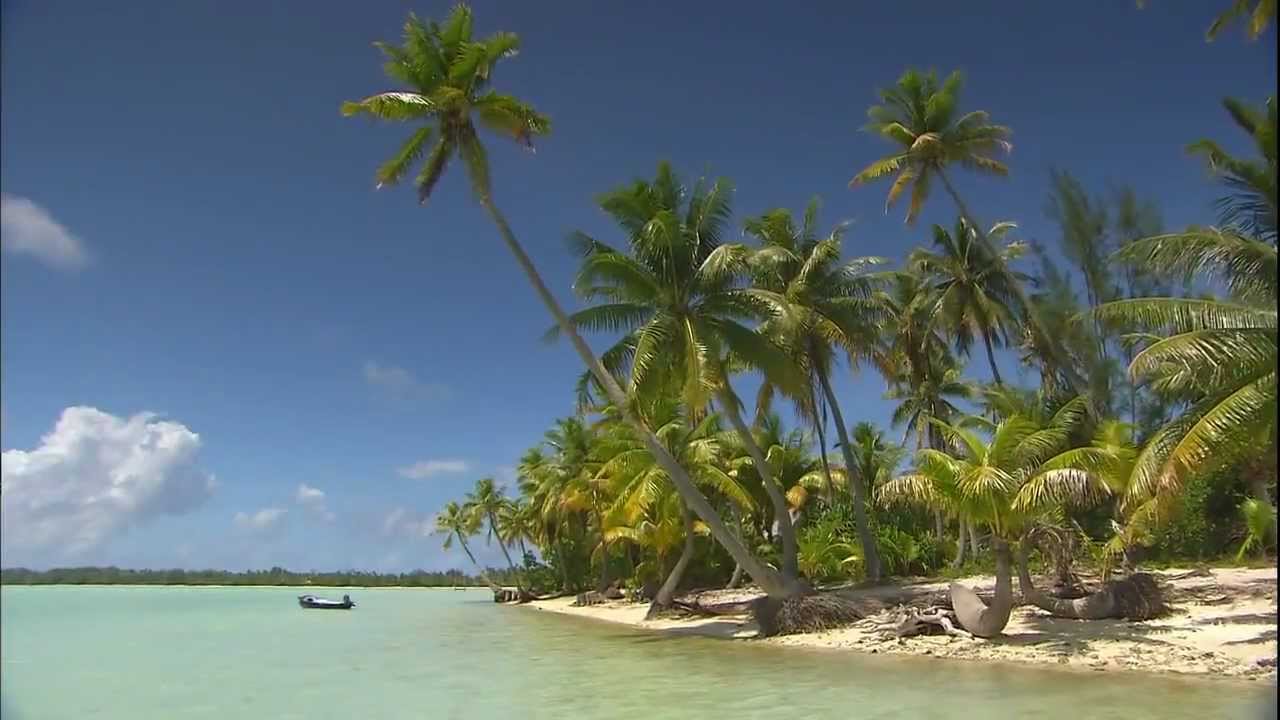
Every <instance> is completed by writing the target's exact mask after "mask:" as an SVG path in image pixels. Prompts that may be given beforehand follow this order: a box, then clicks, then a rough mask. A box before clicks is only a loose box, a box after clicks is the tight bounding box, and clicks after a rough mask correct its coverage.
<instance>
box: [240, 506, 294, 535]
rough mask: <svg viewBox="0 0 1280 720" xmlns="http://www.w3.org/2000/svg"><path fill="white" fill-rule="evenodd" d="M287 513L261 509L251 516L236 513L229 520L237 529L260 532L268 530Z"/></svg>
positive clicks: (280, 510) (276, 509)
mask: <svg viewBox="0 0 1280 720" xmlns="http://www.w3.org/2000/svg"><path fill="white" fill-rule="evenodd" d="M288 512H289V511H288V510H286V509H285V508H274V507H272V508H263V509H261V510H259V511H258V512H256V513H252V514H249V513H244V512H238V513H236V514H235V516H234V517H232V518H231V522H232V523H233V524H234V525H235V526H236V527H238V528H241V529H244V530H253V531H258V532H260V531H263V530H269V529H270V528H271V527H272V526H274V525H275V524H276V523H278V522H279V521H280V518H282V517H284V516H285V514H286V513H288Z"/></svg>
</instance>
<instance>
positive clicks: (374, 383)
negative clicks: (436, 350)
mask: <svg viewBox="0 0 1280 720" xmlns="http://www.w3.org/2000/svg"><path fill="white" fill-rule="evenodd" d="M363 374H364V381H365V382H366V383H368V384H369V385H370V386H371V387H373V388H376V389H377V390H379V391H380V392H382V393H383V394H385V395H387V396H388V397H392V398H396V399H399V400H442V399H444V398H446V397H448V395H449V388H448V387H446V386H445V385H443V384H442V383H433V382H423V381H422V380H419V379H418V378H417V376H415V375H414V374H413V373H411V372H409V371H408V370H405V369H404V368H402V367H397V366H395V365H381V364H379V363H377V362H375V361H373V360H369V361H368V362H366V363H365V364H364V369H363Z"/></svg>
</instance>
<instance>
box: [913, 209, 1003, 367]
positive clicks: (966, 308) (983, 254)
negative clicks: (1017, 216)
mask: <svg viewBox="0 0 1280 720" xmlns="http://www.w3.org/2000/svg"><path fill="white" fill-rule="evenodd" d="M1013 227H1014V225H1013V224H1012V223H999V224H997V225H995V226H994V227H992V228H991V229H990V230H989V231H987V234H986V238H987V240H988V241H990V242H982V241H981V240H980V239H979V238H978V233H977V232H976V231H975V230H974V229H973V228H972V227H971V226H969V224H968V223H967V222H966V221H965V219H964V218H963V217H961V218H960V219H959V220H957V221H956V226H955V230H954V231H953V232H950V233H949V232H947V231H946V230H945V229H944V228H943V227H942V226H940V225H935V226H934V227H933V243H934V245H935V246H936V247H937V250H936V251H930V250H925V249H923V248H921V249H917V250H915V251H913V252H912V253H911V256H910V257H909V258H908V263H909V264H910V266H911V267H912V269H913V270H914V271H915V272H917V273H919V274H921V275H922V276H924V277H925V278H927V279H928V281H929V282H930V284H931V285H932V290H933V297H934V301H933V308H932V311H931V312H932V316H933V320H934V322H935V323H937V324H938V325H939V326H940V327H941V328H942V329H944V330H945V332H946V333H947V334H948V335H949V336H950V337H951V338H952V339H953V342H954V343H955V346H956V350H957V351H959V352H960V353H962V354H965V355H967V354H968V353H969V350H970V348H971V346H972V344H973V338H974V335H975V334H976V335H979V336H981V337H982V344H983V346H984V347H985V348H986V351H987V362H988V364H989V365H990V368H991V377H992V379H994V380H995V382H996V384H997V385H1000V384H1003V383H1002V381H1001V379H1000V369H999V368H998V367H997V366H996V358H995V353H994V352H993V349H992V348H993V346H995V345H1000V344H1005V343H1007V342H1008V338H1009V333H1010V332H1011V331H1012V330H1013V329H1014V328H1015V327H1016V325H1017V318H1016V316H1015V310H1014V308H1017V307H1019V306H1020V304H1021V303H1020V300H1021V299H1020V297H1019V295H1020V293H1019V291H1018V289H1017V286H1018V285H1019V284H1020V283H1021V282H1023V281H1024V280H1026V279H1027V278H1026V276H1025V275H1023V274H1022V273H1019V272H1017V271H1015V270H1012V269H1010V267H1009V265H1010V263H1011V262H1012V261H1013V260H1014V259H1016V258H1018V257H1019V256H1021V254H1022V252H1023V249H1024V247H1025V246H1023V245H1022V244H1021V243H1016V242H1012V243H1009V244H1007V245H1006V246H1005V247H1003V248H1001V249H1000V250H998V251H995V250H994V248H993V246H992V245H991V242H994V241H998V240H1000V239H1001V238H1002V237H1004V235H1005V234H1006V233H1008V231H1009V230H1011V229H1012V228H1013ZM993 253H994V254H993Z"/></svg>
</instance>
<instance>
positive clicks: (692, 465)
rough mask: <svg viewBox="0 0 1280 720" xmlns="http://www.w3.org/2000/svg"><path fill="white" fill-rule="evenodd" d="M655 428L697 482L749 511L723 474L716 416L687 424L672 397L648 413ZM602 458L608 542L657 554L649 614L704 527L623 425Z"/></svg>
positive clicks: (662, 600)
mask: <svg viewBox="0 0 1280 720" xmlns="http://www.w3.org/2000/svg"><path fill="white" fill-rule="evenodd" d="M653 417H654V421H655V422H654V424H655V428H656V430H655V432H656V433H657V435H658V437H660V438H662V440H663V443H664V445H665V447H666V448H667V450H668V451H669V452H670V453H671V454H672V455H673V456H675V457H676V458H677V459H678V460H679V461H680V466H681V467H683V468H686V469H687V470H688V472H689V475H690V476H691V477H693V478H694V481H695V482H697V483H698V484H699V486H701V487H703V488H706V489H707V490H708V491H710V492H712V493H714V495H715V496H717V497H721V498H724V500H725V501H726V502H728V503H732V504H733V506H735V507H736V508H737V509H738V510H739V511H747V512H750V511H751V510H752V509H753V508H754V507H755V502H754V500H753V499H752V497H751V495H750V494H749V492H748V491H747V489H746V488H745V487H744V486H743V485H742V483H741V482H740V480H739V478H738V477H736V476H735V474H734V473H731V472H726V470H725V465H726V464H725V458H724V448H723V446H722V444H721V440H720V436H721V432H720V426H719V418H718V416H716V415H714V414H708V415H706V416H704V417H703V418H701V420H699V421H697V422H693V421H692V420H691V419H690V418H689V417H688V413H687V412H686V411H684V410H683V409H682V408H681V407H680V405H679V404H678V403H677V402H675V401H674V400H670V399H664V400H662V401H660V402H659V403H657V406H656V407H655V408H654V411H653ZM606 437H607V438H608V440H607V441H606V442H605V443H603V444H604V445H605V446H606V447H605V448H604V449H603V450H602V452H601V454H602V455H604V456H607V457H608V459H607V460H605V461H604V462H603V463H602V464H601V466H600V468H599V470H598V476H599V477H601V478H608V479H609V480H608V481H609V482H610V485H611V493H610V494H611V495H612V497H613V507H612V508H611V509H610V515H611V516H613V517H616V518H618V519H619V520H620V521H619V522H617V523H615V524H613V525H612V527H610V528H609V530H608V531H607V532H606V538H607V539H609V540H614V539H626V540H630V541H632V542H634V543H636V544H638V545H640V546H641V547H644V548H649V549H653V550H654V551H655V552H656V553H657V554H658V558H657V565H656V568H657V569H658V571H659V572H662V573H663V577H664V578H665V579H664V581H663V583H662V586H661V587H660V588H659V589H658V592H657V594H656V595H655V597H654V600H653V604H652V606H651V607H650V610H649V614H650V615H651V616H652V615H654V614H656V613H657V611H658V610H660V609H662V608H667V607H670V605H671V601H672V598H673V597H674V595H675V591H676V589H677V588H678V587H679V585H680V581H681V579H682V578H683V576H684V571H685V569H686V568H687V567H688V565H689V562H690V560H692V557H693V550H694V546H693V535H694V533H695V532H702V533H704V534H705V532H706V527H705V525H704V524H702V523H695V522H694V518H693V515H692V514H690V512H689V510H688V508H687V507H686V506H685V504H684V503H683V501H681V500H680V496H679V494H678V493H675V492H673V491H674V487H673V486H672V485H671V479H670V477H669V476H668V475H667V473H666V471H665V470H664V469H663V468H662V466H661V465H658V464H657V463H656V462H654V459H653V455H652V453H650V452H649V451H648V449H647V448H646V447H645V446H644V445H643V444H642V443H640V442H637V441H636V439H635V438H634V433H632V432H630V429H629V428H626V427H617V428H616V431H615V432H613V433H607V434H606ZM681 540H683V549H682V551H681V553H680V556H679V558H678V559H677V561H676V564H675V565H674V566H673V567H671V568H670V569H669V570H668V569H667V568H666V564H665V558H666V554H667V552H668V551H669V550H671V549H673V548H674V547H675V545H677V544H679V543H680V541H681Z"/></svg>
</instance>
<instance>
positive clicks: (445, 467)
mask: <svg viewBox="0 0 1280 720" xmlns="http://www.w3.org/2000/svg"><path fill="white" fill-rule="evenodd" d="M468 467H469V466H468V465H467V463H466V461H465V460H419V461H418V462H416V463H414V464H412V465H407V466H405V467H402V468H396V474H398V475H399V476H400V477H406V478H409V479H410V480H425V479H427V478H429V477H432V476H433V475H442V474H444V473H460V472H466V471H467V468H468Z"/></svg>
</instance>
